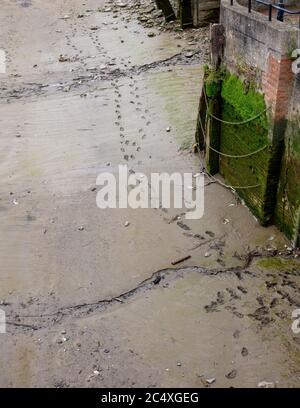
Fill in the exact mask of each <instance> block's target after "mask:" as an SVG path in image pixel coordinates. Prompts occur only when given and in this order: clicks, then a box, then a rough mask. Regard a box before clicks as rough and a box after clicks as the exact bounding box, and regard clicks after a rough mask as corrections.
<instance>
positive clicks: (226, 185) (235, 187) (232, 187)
mask: <svg viewBox="0 0 300 408" xmlns="http://www.w3.org/2000/svg"><path fill="white" fill-rule="evenodd" d="M199 122H200V126H201V131H202V135H203V139H204V140H205V132H204V129H203V124H202V120H201V117H200V120H199ZM196 146H197V151H198V153H199V157H200V160H202V157H201V153H200V146H199V143H196ZM205 174H206V175H207V177H208V178H210V179H211V180H213V181H214V182H215V183H218V184H220V185H221V186H222V187H225V188H227V189H230V190H232V191H233V192H235V190H246V189H250V188H257V187H260V186H261V184H254V185H252V186H230V185H228V184H225V183H223V182H222V181H220V180H218V179H217V178H215V177H214V176H212V175H211V174H210V173H208V171H205Z"/></svg>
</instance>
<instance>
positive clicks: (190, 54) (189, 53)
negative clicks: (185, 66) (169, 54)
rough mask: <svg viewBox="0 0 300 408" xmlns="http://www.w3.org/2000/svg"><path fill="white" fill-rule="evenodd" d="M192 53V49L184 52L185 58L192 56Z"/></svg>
mask: <svg viewBox="0 0 300 408" xmlns="http://www.w3.org/2000/svg"><path fill="white" fill-rule="evenodd" d="M193 55H194V53H193V52H192V51H189V52H187V53H186V54H185V56H186V58H192V56H193Z"/></svg>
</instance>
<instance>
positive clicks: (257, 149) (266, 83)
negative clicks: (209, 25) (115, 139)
mask: <svg viewBox="0 0 300 408" xmlns="http://www.w3.org/2000/svg"><path fill="white" fill-rule="evenodd" d="M221 25H222V26H223V28H224V32H225V42H224V50H223V51H224V53H223V58H221V59H222V64H221V68H220V67H219V69H218V70H219V73H217V72H214V71H213V69H211V70H210V73H207V74H206V76H205V88H204V89H205V90H206V94H207V99H208V101H207V103H206V104H204V106H205V105H207V106H208V110H207V115H206V121H202V120H201V123H203V124H204V125H205V131H206V134H205V143H204V142H203V141H200V142H201V143H199V146H201V144H202V145H203V147H204V148H205V149H206V165H207V170H208V171H211V172H213V173H214V172H218V171H219V172H220V173H221V174H222V176H223V177H224V178H225V181H226V183H227V184H228V185H230V186H232V187H233V188H234V189H235V190H236V191H237V192H238V194H239V195H240V196H241V197H242V198H243V199H244V200H245V203H246V204H247V206H248V207H249V208H250V209H251V211H252V212H253V213H254V214H255V216H256V217H257V218H258V220H259V221H260V222H261V223H262V224H263V225H267V224H269V223H275V224H276V225H277V226H278V227H279V228H280V229H281V230H282V231H284V233H285V234H286V235H287V237H288V238H290V239H291V240H292V241H293V242H294V243H295V244H298V245H300V239H299V238H300V74H298V75H296V74H295V73H294V72H293V69H292V59H291V54H292V51H293V50H295V49H300V30H299V29H298V28H296V27H288V26H286V25H285V24H284V23H281V22H277V21H273V22H269V21H268V20H267V19H266V18H265V16H263V15H262V14H260V13H257V12H255V11H253V12H252V13H250V14H249V13H248V10H247V8H245V7H243V6H240V5H238V4H237V3H236V2H234V3H233V6H232V5H231V3H230V1H229V0H222V1H221ZM216 41H217V40H216ZM212 50H214V48H213V47H212ZM216 50H218V47H216ZM212 52H213V51H212ZM213 61H215V60H213ZM220 70H221V71H220ZM220 73H221V76H220ZM216 101H218V104H219V112H218V113H217V114H215V117H213V115H212V113H213V111H212V110H211V109H210V107H211V106H213V108H214V109H216V108H215V106H216ZM200 106H203V103H202V104H201V103H200ZM200 112H201V111H200ZM216 116H218V118H219V119H220V120H221V121H218V120H217V119H216ZM202 117H203V115H202V114H201V115H199V118H202ZM217 122H219V127H218V126H215V124H216V123H217ZM217 151H218V152H219V154H218V153H217ZM207 152H209V153H207ZM212 152H213V153H212ZM251 153H253V154H251ZM212 170H213V171H212Z"/></svg>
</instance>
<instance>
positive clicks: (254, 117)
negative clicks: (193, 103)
mask: <svg viewBox="0 0 300 408" xmlns="http://www.w3.org/2000/svg"><path fill="white" fill-rule="evenodd" d="M203 93H204V99H205V104H206V108H207V113H208V114H209V116H211V117H212V118H213V119H215V120H218V121H219V122H221V123H224V124H225V125H245V124H246V123H249V122H252V121H253V120H255V119H257V118H259V117H260V116H261V115H263V114H264V113H266V111H267V110H268V109H269V108H266V109H264V110H263V111H262V112H260V113H258V114H257V115H255V116H253V117H252V118H250V119H246V120H243V121H241V122H228V121H227V120H223V119H220V118H218V117H217V116H215V115H213V114H212V113H210V112H209V109H208V102H207V97H206V91H205V84H204V85H203Z"/></svg>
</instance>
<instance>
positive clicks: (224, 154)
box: [209, 145, 268, 159]
mask: <svg viewBox="0 0 300 408" xmlns="http://www.w3.org/2000/svg"><path fill="white" fill-rule="evenodd" d="M267 147H268V145H265V146H263V147H261V148H260V149H258V150H255V152H252V153H248V154H242V155H240V156H234V155H232V154H227V153H222V152H219V151H218V150H216V149H214V148H213V147H211V146H209V148H210V149H211V150H212V151H214V152H215V153H218V154H220V155H221V156H225V157H231V158H234V159H240V158H244V157H249V156H253V155H254V154H256V153H259V152H261V151H263V150H265V149H266V148H267Z"/></svg>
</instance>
